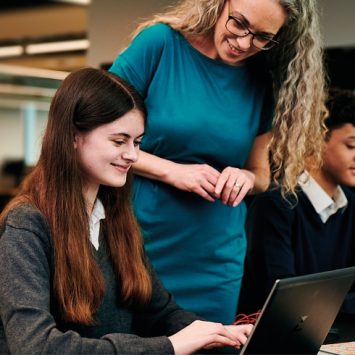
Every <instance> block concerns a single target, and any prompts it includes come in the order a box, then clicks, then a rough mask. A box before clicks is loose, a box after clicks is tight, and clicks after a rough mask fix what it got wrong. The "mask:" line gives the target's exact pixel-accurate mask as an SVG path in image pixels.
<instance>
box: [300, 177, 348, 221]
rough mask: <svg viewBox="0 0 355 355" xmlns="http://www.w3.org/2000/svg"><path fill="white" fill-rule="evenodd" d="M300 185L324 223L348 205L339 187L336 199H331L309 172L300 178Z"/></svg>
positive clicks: (335, 195)
mask: <svg viewBox="0 0 355 355" xmlns="http://www.w3.org/2000/svg"><path fill="white" fill-rule="evenodd" d="M298 184H299V186H300V187H301V189H302V191H303V192H304V193H305V195H306V196H307V197H308V199H309V201H310V202H311V204H312V206H313V207H314V209H315V210H316V212H317V213H318V215H319V217H320V219H321V220H322V222H323V223H325V222H327V220H328V219H329V217H330V216H331V215H333V214H334V213H336V212H337V211H338V210H339V209H345V208H346V206H347V205H348V200H347V198H346V196H345V194H344V191H343V190H342V189H341V187H340V186H339V185H338V186H337V188H336V191H335V194H334V198H331V197H330V196H329V195H328V194H327V193H326V192H325V191H324V190H323V189H322V187H321V186H320V185H319V184H318V183H317V181H316V180H315V179H313V178H312V176H311V175H309V173H308V172H304V173H303V174H302V175H301V176H300V178H299V179H298Z"/></svg>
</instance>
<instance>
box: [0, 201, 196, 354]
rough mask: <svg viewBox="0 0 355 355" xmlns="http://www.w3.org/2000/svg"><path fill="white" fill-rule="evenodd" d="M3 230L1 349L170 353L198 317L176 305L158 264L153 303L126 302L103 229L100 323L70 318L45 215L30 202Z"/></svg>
mask: <svg viewBox="0 0 355 355" xmlns="http://www.w3.org/2000/svg"><path fill="white" fill-rule="evenodd" d="M0 230H1V229H0ZM2 230H3V233H2V235H1V238H0V316H1V322H0V354H8V353H11V354H26V355H28V354H92V355H93V354H129V353H131V354H132V353H133V354H168V353H173V352H174V350H173V347H172V344H171V342H170V341H169V339H168V338H167V336H168V335H171V334H174V333H176V332H177V331H179V330H180V329H182V328H184V327H185V326H186V325H188V324H190V323H191V322H193V321H194V320H196V319H198V317H197V316H195V315H193V314H191V313H189V312H186V311H183V310H182V309H181V308H179V307H178V306H177V305H176V303H175V302H174V300H173V299H172V296H171V295H170V294H169V293H168V292H167V291H166V290H165V289H164V287H163V286H162V285H161V283H160V282H159V280H158V278H157V276H156V274H155V273H154V271H153V270H152V271H151V277H152V282H153V296H152V299H151V302H150V303H149V304H148V305H147V306H146V307H145V308H144V309H143V310H138V309H136V310H135V309H128V308H126V307H124V306H122V305H121V301H120V296H119V295H120V293H119V292H118V290H119V288H120V285H119V283H118V281H117V279H116V277H115V275H114V273H113V269H112V265H111V263H110V260H109V257H108V255H107V252H106V247H105V243H104V238H102V236H101V241H100V248H99V250H98V251H96V250H95V249H94V248H93V253H94V255H95V258H96V260H97V262H98V264H99V266H100V268H101V270H102V272H103V274H104V276H105V280H106V294H105V296H104V299H103V301H102V304H101V306H100V308H99V310H98V312H97V314H95V320H96V324H95V326H83V325H80V324H73V323H67V322H64V321H63V320H62V319H61V317H60V314H59V311H58V304H57V301H56V297H55V295H54V293H53V283H52V280H53V272H54V265H53V245H52V240H51V236H50V231H49V227H48V224H47V222H46V220H45V219H44V217H43V216H42V215H41V214H40V213H39V211H38V210H36V209H35V208H33V207H32V206H30V205H23V206H21V207H19V208H17V209H15V210H14V211H12V212H11V214H10V215H9V217H8V219H7V221H6V224H5V225H4V226H2ZM78 257H80V255H78ZM68 277H69V275H68Z"/></svg>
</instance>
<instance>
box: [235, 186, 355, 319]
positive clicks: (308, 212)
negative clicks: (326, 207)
mask: <svg viewBox="0 0 355 355" xmlns="http://www.w3.org/2000/svg"><path fill="white" fill-rule="evenodd" d="M343 190H344V193H345V195H346V197H347V199H348V202H349V204H348V206H347V208H346V209H345V210H344V211H341V210H338V211H337V213H336V214H334V215H332V216H331V217H330V218H329V219H328V220H327V222H326V223H323V222H322V221H321V219H320V217H319V215H318V214H317V212H316V211H315V209H314V207H313V206H312V204H311V202H310V201H309V200H308V198H307V196H306V195H305V194H304V193H303V192H302V191H299V192H298V193H297V195H298V203H297V204H296V201H295V199H292V198H290V200H289V201H290V203H291V204H292V205H295V204H296V205H295V206H293V207H292V206H291V205H290V203H289V202H287V201H285V200H284V199H283V198H282V196H281V193H280V191H279V190H273V191H268V192H266V193H263V194H260V195H258V196H257V197H255V198H254V200H253V201H252V203H251V205H250V206H249V210H248V217H247V223H246V231H247V236H248V251H247V256H246V263H245V274H244V279H243V287H242V292H241V297H240V304H239V311H240V312H246V313H251V312H254V311H256V310H258V309H260V308H261V307H262V305H263V303H264V301H265V300H266V297H267V295H268V293H269V291H270V290H271V287H272V285H273V283H274V281H275V280H276V279H280V278H285V277H292V276H296V275H304V274H310V273H315V272H322V271H327V270H332V269H338V268H344V267H348V266H354V265H355V194H354V192H352V191H351V190H350V189H347V188H343ZM353 297H354V295H353V294H350V295H349V296H348V304H347V305H345V307H349V308H348V309H347V310H348V311H349V312H351V313H353V312H354V313H355V298H353Z"/></svg>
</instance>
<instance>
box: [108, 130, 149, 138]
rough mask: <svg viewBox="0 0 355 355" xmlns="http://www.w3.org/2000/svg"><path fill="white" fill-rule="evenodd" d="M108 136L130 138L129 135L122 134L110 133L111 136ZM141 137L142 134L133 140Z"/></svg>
mask: <svg viewBox="0 0 355 355" xmlns="http://www.w3.org/2000/svg"><path fill="white" fill-rule="evenodd" d="M110 136H123V137H125V138H132V136H131V135H130V134H128V133H124V132H120V133H112V134H110ZM143 136H144V132H143V133H142V134H140V135H139V136H137V137H136V138H135V139H137V138H142V137H143Z"/></svg>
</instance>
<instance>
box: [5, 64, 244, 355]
mask: <svg viewBox="0 0 355 355" xmlns="http://www.w3.org/2000/svg"><path fill="white" fill-rule="evenodd" d="M144 121H145V108H144V104H143V101H142V99H141V98H140V96H139V95H138V94H137V93H136V92H135V91H134V90H133V89H132V88H131V87H130V86H129V85H128V84H127V83H125V82H124V81H123V80H121V79H120V78H118V77H117V76H115V75H114V74H110V73H107V72H104V71H101V70H97V69H91V68H86V69H81V70H79V71H76V72H73V73H71V74H70V75H69V76H68V77H67V78H66V79H65V80H64V81H63V83H62V85H61V87H60V88H59V89H58V91H57V93H56V95H55V96H54V98H53V101H52V104H51V108H50V111H49V119H48V124H47V129H46V132H45V135H44V138H43V145H42V150H41V154H40V157H39V161H38V163H37V165H36V166H35V168H34V169H33V171H32V173H31V174H30V175H29V176H27V178H26V179H25V180H24V182H23V184H22V187H21V190H20V192H19V194H18V195H17V196H16V197H15V198H14V199H13V200H12V201H11V202H10V203H9V204H8V206H7V207H6V208H5V210H4V211H3V212H2V214H1V215H0V227H1V229H0V234H1V237H0V315H1V322H0V352H1V354H7V353H13V354H35V353H41V354H53V353H60V354H79V353H85V354H89V353H90V354H98V353H100V354H102V353H105V354H117V353H125V354H126V353H136V354H138V353H172V352H176V353H180V354H183V353H191V352H193V351H196V350H198V349H199V348H209V347H216V346H217V347H218V346H224V345H231V346H235V347H239V346H240V345H241V344H242V343H244V342H245V340H246V336H247V335H248V334H249V332H250V326H239V327H237V326H223V325H221V324H217V323H210V322H204V321H199V320H198V317H197V316H195V315H193V314H192V313H188V312H186V311H184V310H182V309H181V308H179V307H178V306H177V305H176V303H175V302H174V300H173V299H172V297H171V295H170V294H169V293H168V292H167V291H166V290H165V289H164V288H163V286H162V285H161V284H160V282H159V280H158V279H157V277H156V275H155V273H154V270H153V269H152V268H151V267H150V265H149V261H148V260H147V258H146V257H145V254H144V248H143V243H142V239H141V236H140V231H139V227H138V225H137V222H136V220H135V218H134V216H133V214H132V210H131V205H130V180H131V176H130V172H129V169H130V167H131V165H132V164H133V163H134V162H136V161H137V159H138V152H139V144H140V141H141V139H142V136H143V133H144ZM183 328H185V329H183Z"/></svg>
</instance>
